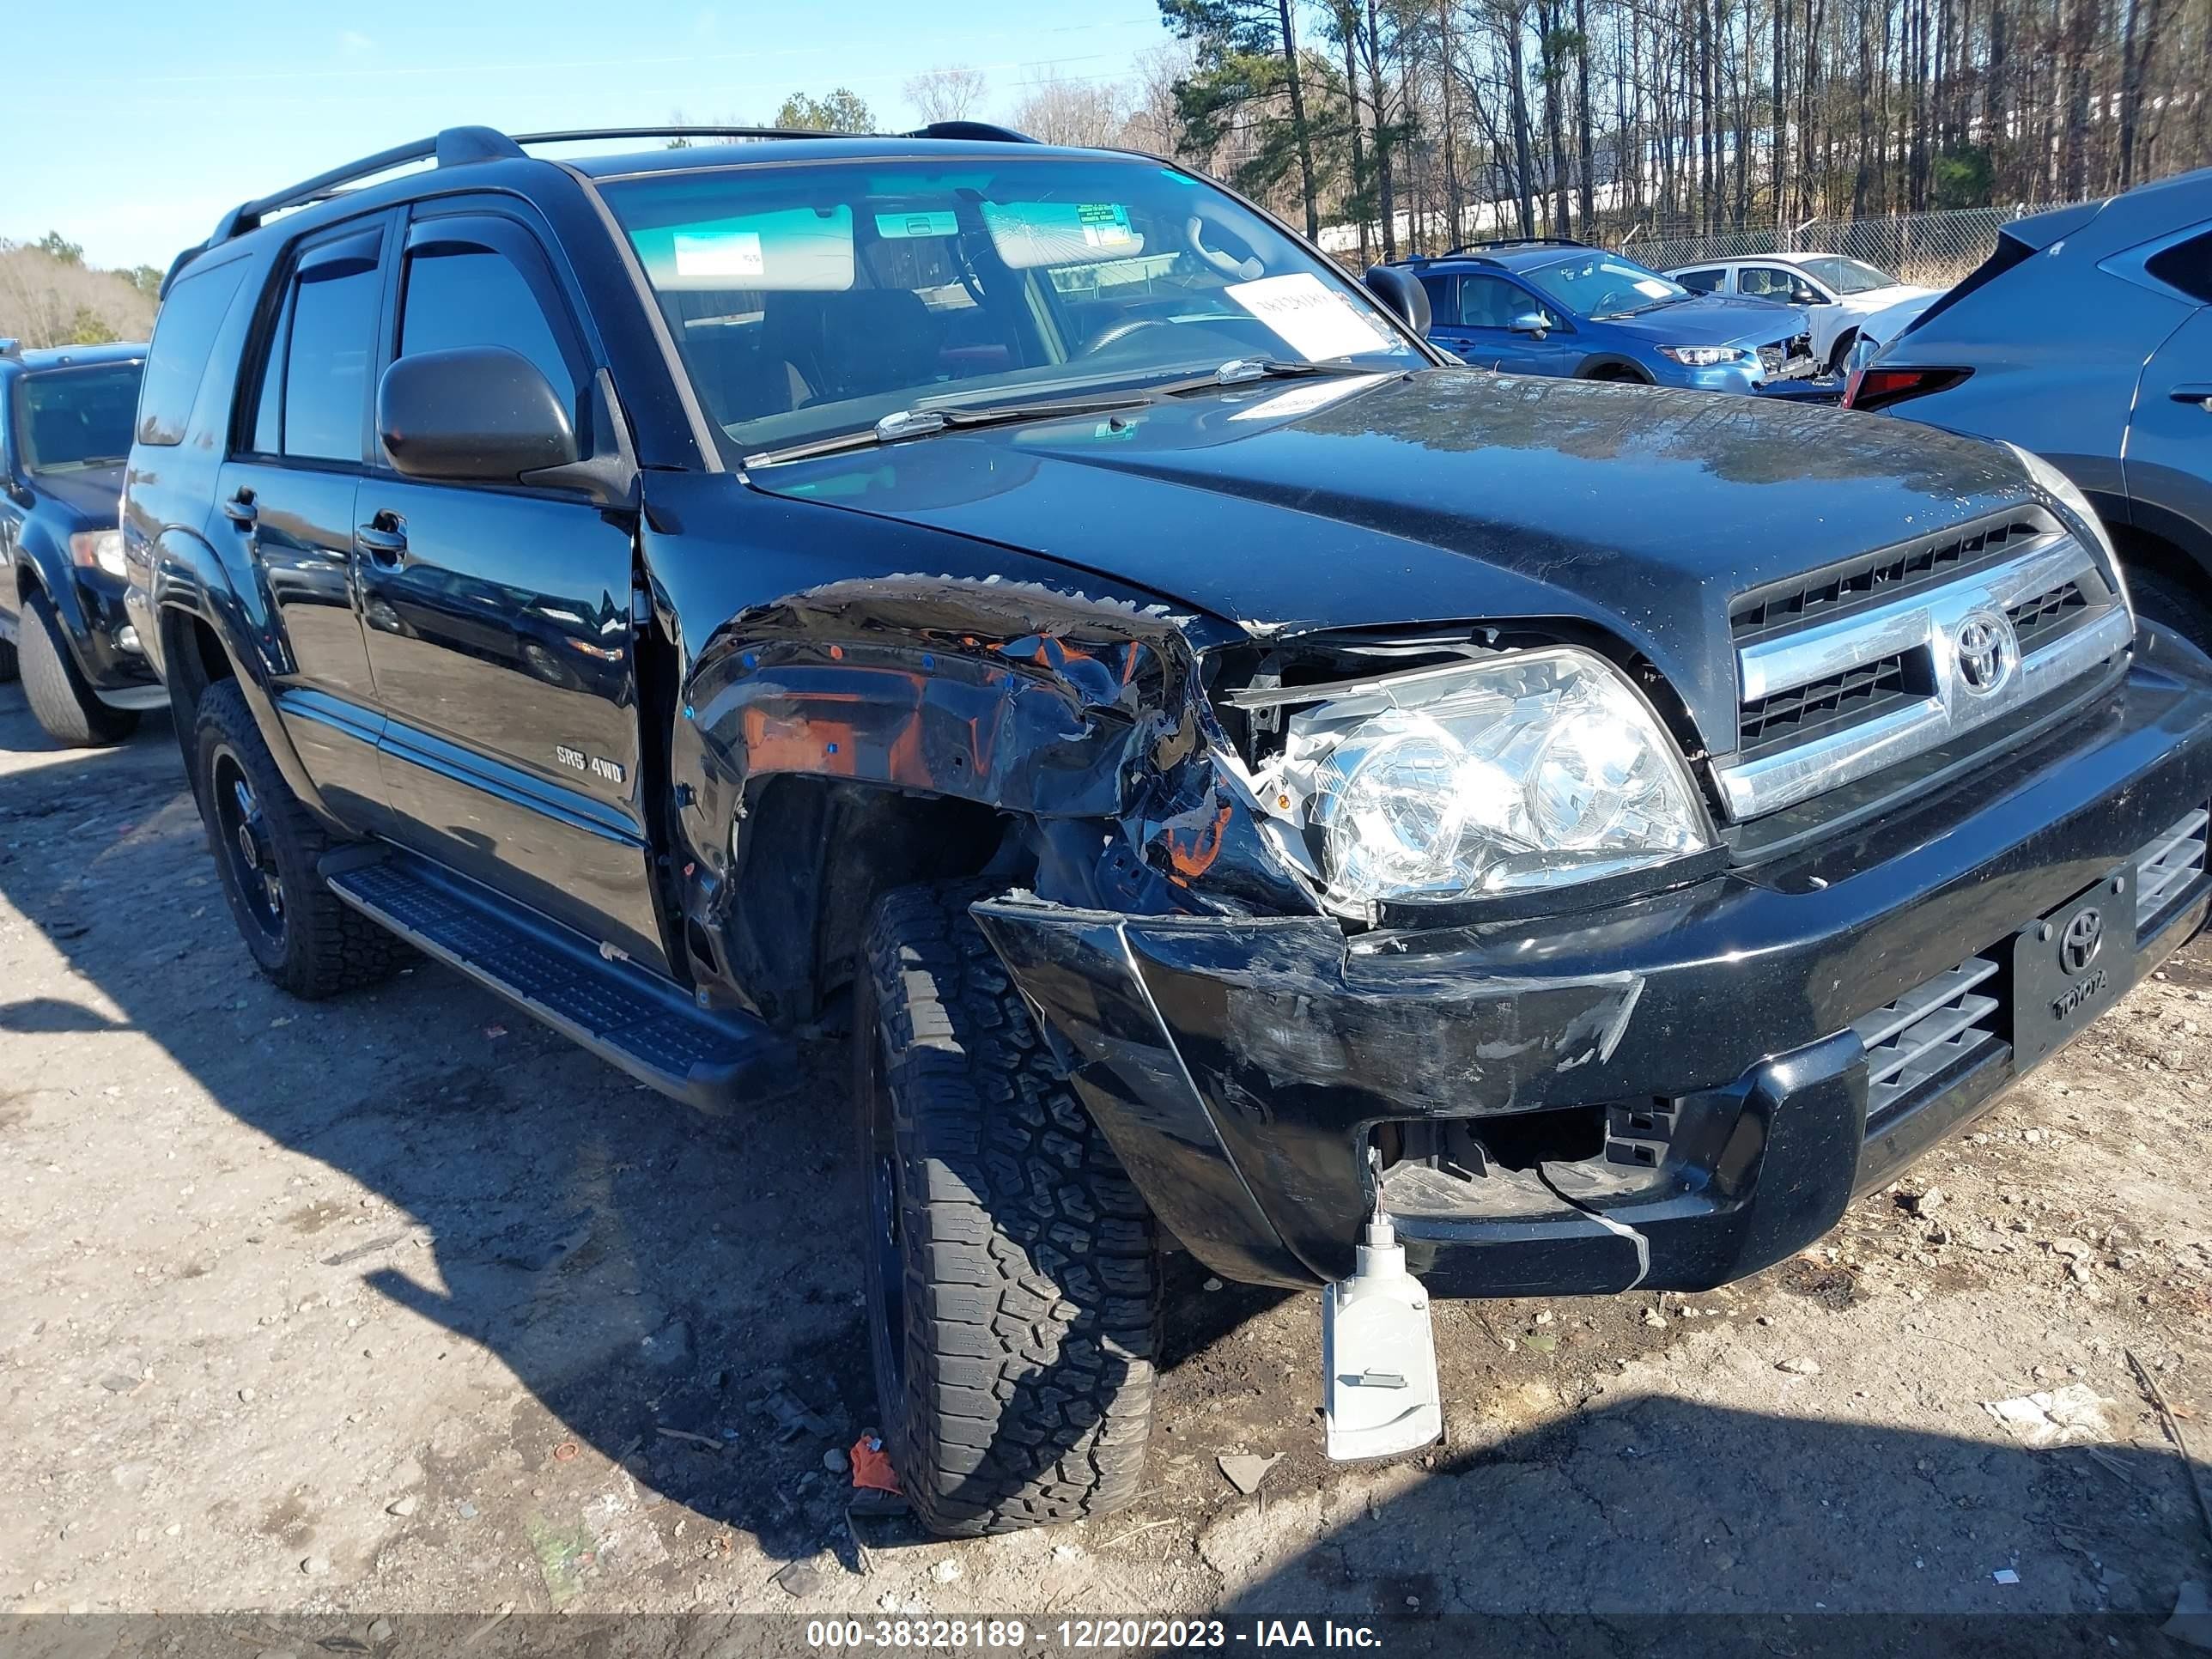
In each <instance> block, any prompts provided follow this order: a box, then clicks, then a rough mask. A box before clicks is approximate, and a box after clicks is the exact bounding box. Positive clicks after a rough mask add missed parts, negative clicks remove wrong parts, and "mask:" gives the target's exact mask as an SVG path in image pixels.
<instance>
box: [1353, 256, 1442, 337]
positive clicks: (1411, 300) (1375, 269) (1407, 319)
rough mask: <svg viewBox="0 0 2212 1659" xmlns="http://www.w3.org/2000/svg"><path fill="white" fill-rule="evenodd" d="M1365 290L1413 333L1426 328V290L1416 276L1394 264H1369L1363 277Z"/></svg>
mask: <svg viewBox="0 0 2212 1659" xmlns="http://www.w3.org/2000/svg"><path fill="white" fill-rule="evenodd" d="M1364 281H1365V283H1366V284H1367V291H1368V292H1369V293H1370V294H1372V295H1374V296H1375V297H1376V299H1378V300H1380V301H1382V302H1383V304H1384V305H1385V306H1386V307H1389V309H1390V311H1391V312H1392V313H1395V315H1396V317H1397V319H1398V320H1399V321H1400V322H1401V323H1403V324H1405V325H1406V326H1407V327H1408V328H1410V329H1412V330H1413V332H1414V333H1416V334H1426V333H1427V332H1428V331H1429V291H1428V289H1425V288H1423V287H1422V286H1421V284H1420V279H1419V278H1418V277H1416V276H1413V274H1412V273H1411V272H1410V271H1404V270H1399V269H1398V267H1397V266H1395V265H1370V266H1368V267H1367V275H1366V276H1365V277H1364Z"/></svg>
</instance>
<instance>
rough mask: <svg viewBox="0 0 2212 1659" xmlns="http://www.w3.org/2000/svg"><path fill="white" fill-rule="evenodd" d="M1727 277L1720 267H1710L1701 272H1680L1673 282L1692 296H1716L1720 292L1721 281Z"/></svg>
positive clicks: (1726, 273)
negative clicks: (1687, 290) (1688, 291)
mask: <svg viewBox="0 0 2212 1659" xmlns="http://www.w3.org/2000/svg"><path fill="white" fill-rule="evenodd" d="M1727 275H1728V272H1727V271H1725V270H1723V269H1722V268H1721V267H1720V266H1718V265H1710V266H1708V267H1707V268H1706V269H1705V270H1685V271H1682V272H1680V273H1679V274H1678V275H1677V276H1675V278H1674V280H1675V281H1676V282H1678V283H1680V284H1681V285H1682V286H1683V287H1684V288H1686V289H1689V290H1690V292H1691V293H1692V294H1717V293H1719V292H1720V291H1721V279H1722V278H1723V277H1724V276H1727Z"/></svg>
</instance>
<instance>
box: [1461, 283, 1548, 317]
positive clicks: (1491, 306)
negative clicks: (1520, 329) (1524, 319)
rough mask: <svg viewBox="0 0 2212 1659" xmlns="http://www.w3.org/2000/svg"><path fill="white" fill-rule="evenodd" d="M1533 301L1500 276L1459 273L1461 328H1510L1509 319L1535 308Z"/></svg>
mask: <svg viewBox="0 0 2212 1659" xmlns="http://www.w3.org/2000/svg"><path fill="white" fill-rule="evenodd" d="M1537 308H1538V307H1537V305H1536V302H1535V301H1534V300H1532V299H1530V298H1529V297H1528V295H1526V294H1523V293H1522V291H1521V290H1520V289H1518V288H1516V286H1514V284H1512V283H1509V282H1507V281H1506V280H1505V279H1504V277H1503V276H1462V277H1461V278H1460V281H1459V320H1460V325H1461V326H1462V328H1510V327H1512V326H1513V319H1515V318H1516V317H1518V316H1521V315H1522V313H1526V312H1531V311H1534V310H1536V309H1537Z"/></svg>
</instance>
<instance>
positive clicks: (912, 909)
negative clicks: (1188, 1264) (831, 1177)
mask: <svg viewBox="0 0 2212 1659" xmlns="http://www.w3.org/2000/svg"><path fill="white" fill-rule="evenodd" d="M980 896H982V895H981V892H980V890H977V889H976V888H975V887H974V886H972V885H968V884H955V885H950V886H938V887H910V888H905V889H902V890H899V891H897V892H895V893H892V894H890V896H888V897H886V898H885V899H884V901H883V902H882V903H881V904H880V905H879V906H878V908H877V910H876V913H875V917H874V921H873V923H872V927H870V929H869V933H868V939H867V944H866V961H865V963H863V966H862V971H861V975H860V985H859V987H858V990H857V1000H858V1006H857V1007H856V1009H855V1017H854V1059H855V1067H854V1069H855V1073H856V1079H855V1080H856V1084H857V1087H856V1091H855V1092H856V1095H857V1097H858V1108H859V1115H860V1145H861V1152H862V1158H863V1161H864V1164H865V1166H866V1174H867V1180H868V1193H869V1228H868V1236H867V1242H866V1275H867V1292H868V1294H867V1304H868V1315H869V1331H870V1338H871V1347H872V1350H873V1353H874V1359H875V1373H876V1389H877V1395H878V1399H879V1401H881V1404H882V1411H883V1416H884V1437H885V1440H886V1441H887V1443H888V1444H889V1448H890V1455H891V1462H892V1467H893V1468H896V1470H897V1472H898V1477H899V1483H900V1485H901V1486H902V1487H903V1488H904V1489H905V1491H906V1494H907V1498H908V1501H909V1502H910V1503H911V1504H913V1506H914V1510H915V1515H916V1516H918V1517H920V1519H921V1522H922V1523H923V1524H924V1525H925V1526H927V1528H929V1529H930V1530H931V1531H932V1532H934V1533H937V1534H940V1535H944V1536H948V1537H972V1536H976V1535H979V1534H985V1533H997V1532H1012V1531H1016V1530H1018V1529H1020V1528H1025V1527H1035V1526H1044V1525H1048V1524H1051V1523H1054V1522H1064V1521H1076V1520H1080V1519H1082V1518H1084V1517H1085V1516H1094V1515H1103V1514H1105V1513H1106V1512H1108V1511H1109V1510H1115V1509H1118V1508H1120V1507H1121V1506H1122V1505H1123V1504H1127V1503H1128V1502H1129V1501H1130V1500H1131V1499H1132V1498H1134V1497H1135V1496H1136V1495H1137V1492H1138V1491H1139V1487H1140V1485H1141V1483H1142V1479H1143V1473H1144V1462H1145V1451H1146V1443H1147V1441H1148V1440H1149V1439H1150V1437H1151V1428H1152V1383H1153V1366H1154V1363H1155V1357H1156V1356H1157V1354H1158V1350H1159V1302H1160V1288H1159V1263H1158V1251H1157V1249H1156V1248H1155V1240H1154V1232H1153V1225H1152V1216H1151V1213H1150V1212H1149V1211H1147V1210H1146V1207H1145V1203H1144V1200H1142V1199H1141V1198H1139V1196H1138V1194H1137V1190H1136V1188H1135V1187H1134V1186H1133V1185H1132V1184H1131V1182H1130V1181H1129V1178H1128V1176H1127V1174H1126V1173H1124V1172H1123V1170H1122V1169H1121V1164H1120V1161H1119V1160H1118V1159H1117V1158H1115V1156H1114V1152H1113V1150H1112V1149H1111V1148H1110V1147H1109V1146H1108V1145H1107V1144H1106V1141H1105V1138H1104V1137H1103V1135H1102V1134H1101V1133H1099V1130H1098V1127H1097V1124H1096V1123H1094V1122H1093V1121H1091V1115H1090V1114H1089V1113H1088V1112H1087V1111H1085V1109H1084V1107H1083V1103H1082V1102H1081V1101H1079V1099H1077V1098H1076V1096H1075V1092H1074V1091H1073V1089H1072V1088H1071V1087H1070V1086H1069V1085H1068V1083H1067V1080H1066V1078H1065V1076H1063V1075H1062V1074H1061V1073H1060V1069H1059V1068H1058V1066H1056V1065H1054V1062H1053V1060H1052V1056H1051V1054H1050V1051H1049V1050H1048V1049H1047V1048H1046V1047H1045V1045H1044V1043H1043V1042H1042V1039H1041V1038H1040V1037H1039V1036H1038V1035H1037V1031H1036V1027H1035V1025H1034V1024H1032V1023H1031V1021H1030V1015H1029V1012H1028V1010H1027V1009H1026V1008H1025V1007H1024V1005H1023V1002H1022V1000H1021V996H1020V994H1019V993H1018V992H1017V991H1016V990H1015V989H1014V987H1013V986H1012V982H1011V981H1010V980H1009V979H1008V977H1007V975H1006V969H1004V968H1003V967H1002V966H1001V965H1000V962H999V959H998V957H996V955H995V954H994V952H993V951H992V950H991V947H990V945H989V944H988V943H987V941H986V940H985V939H984V937H983V934H982V932H981V929H980V928H978V927H976V925H975V921H973V919H972V918H970V917H969V915H968V906H969V903H970V902H972V901H974V900H975V899H976V898H978V897H980Z"/></svg>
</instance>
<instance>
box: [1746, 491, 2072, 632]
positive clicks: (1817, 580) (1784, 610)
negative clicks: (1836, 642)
mask: <svg viewBox="0 0 2212 1659" xmlns="http://www.w3.org/2000/svg"><path fill="white" fill-rule="evenodd" d="M2052 528H2053V526H2051V522H2050V521H2049V520H2046V519H2043V518H2041V517H2037V518H2033V519H2031V518H2028V517H2027V516H2026V515H2025V514H2006V515H2005V516H2003V517H2002V518H1999V519H1996V520H1992V521H1989V522H1985V523H1984V524H1981V525H1978V526H1969V527H1968V528H1967V529H1966V530H1964V531H1950V532H1946V533H1945V534H1943V535H1941V536H1937V537H1935V538H1931V539H1929V540H1928V541H1924V542H1915V543H1912V544H1909V545H1907V546H1905V547H1903V548H1891V549H1889V550H1887V551H1886V552H1881V553H1869V554H1868V555H1867V556H1865V557H1863V558H1858V559H1853V560H1851V561H1850V562H1848V563H1844V564H1838V565H1831V566H1829V567H1828V568H1826V570H1823V571H1820V572H1819V573H1818V574H1814V575H1812V576H1809V577H1797V578H1792V579H1791V580H1788V581H1780V582H1771V583H1769V584H1768V585H1767V586H1765V587H1760V588H1755V589H1753V591H1752V592H1749V593H1747V594H1745V595H1744V596H1743V597H1742V598H1741V599H1737V600H1736V601H1735V603H1734V604H1733V605H1730V606H1729V631H1730V632H1731V633H1733V634H1734V635H1735V638H1736V640H1737V641H1738V642H1739V643H1741V641H1745V640H1747V639H1753V638H1756V637H1757V636H1758V635H1761V634H1764V633H1765V632H1766V631H1767V630H1768V629H1790V628H1796V627H1798V626H1801V625H1802V624H1806V623H1814V622H1825V621H1826V620H1827V619H1828V617H1832V616H1838V615H1840V614H1841V613H1842V612H1844V611H1850V610H1857V609H1861V608H1863V607H1864V606H1865V605H1869V604H1887V602H1888V601H1890V600H1892V599H1897V598H1899V596H1900V595H1902V594H1904V593H1906V592H1910V591H1911V590H1912V589H1915V588H1919V587H1925V586H1929V584H1930V583H1933V582H1939V581H1948V580H1950V579H1951V578H1952V577H1953V576H1954V575H1959V574H1964V573H1965V572H1966V571H1967V570H1969V569H1972V568H1974V567H1975V566H1977V565H1979V564H1983V563H1986V562H1990V561H1991V560H1993V559H1994V558H1996V557H1997V556H2001V555H2002V553H2003V552H2004V550H2006V549H2007V548H2012V549H2015V550H2016V549H2018V548H2019V547H2020V546H2021V544H2023V543H2025V542H2028V541H2032V540H2033V539H2034V538H2037V537H2039V536H2045V535H2048V534H2049V533H2050V532H2051V529H2052Z"/></svg>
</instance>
